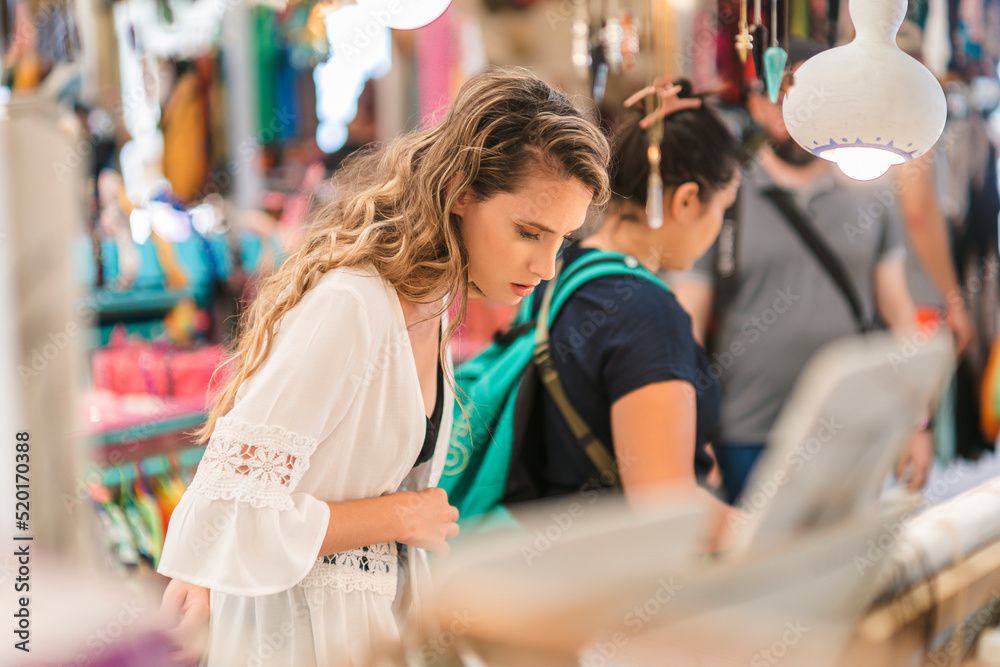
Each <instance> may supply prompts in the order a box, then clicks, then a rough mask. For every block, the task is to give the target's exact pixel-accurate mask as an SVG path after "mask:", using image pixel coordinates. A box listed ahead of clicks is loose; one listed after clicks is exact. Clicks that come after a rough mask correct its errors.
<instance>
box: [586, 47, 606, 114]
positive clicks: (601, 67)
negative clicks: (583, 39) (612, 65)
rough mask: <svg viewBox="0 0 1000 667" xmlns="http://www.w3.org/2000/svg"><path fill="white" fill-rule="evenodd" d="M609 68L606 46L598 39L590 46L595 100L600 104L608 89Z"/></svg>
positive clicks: (591, 80) (591, 78) (591, 76)
mask: <svg viewBox="0 0 1000 667" xmlns="http://www.w3.org/2000/svg"><path fill="white" fill-rule="evenodd" d="M608 69H609V68H608V61H607V59H606V57H605V55H604V47H603V45H602V44H601V42H600V40H597V41H595V42H594V43H593V45H592V46H591V48H590V82H591V85H592V90H593V98H594V101H595V102H597V103H598V104H600V103H601V102H603V101H604V93H605V92H606V91H607V89H608Z"/></svg>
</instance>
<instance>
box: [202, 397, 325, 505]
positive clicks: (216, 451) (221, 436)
mask: <svg viewBox="0 0 1000 667" xmlns="http://www.w3.org/2000/svg"><path fill="white" fill-rule="evenodd" d="M316 445H317V441H316V440H315V439H312V438H304V437H302V436H299V435H296V434H294V433H290V432H289V431H286V430H285V429H283V428H281V427H280V426H263V425H251V424H246V423H244V422H241V421H237V420H235V419H232V418H228V417H220V418H219V420H218V421H217V422H216V426H215V431H213V432H212V437H211V439H210V440H209V443H208V447H206V448H205V455H204V456H203V457H202V459H201V463H200V464H199V465H198V472H197V474H196V475H195V477H194V481H192V482H191V487H190V488H191V490H192V491H196V492H198V493H201V494H202V495H204V496H206V497H208V498H210V499H212V500H238V501H240V502H245V503H249V504H250V505H252V506H254V507H268V508H274V509H279V510H281V509H288V508H290V507H294V505H295V503H294V502H293V501H292V499H291V496H290V489H293V488H295V485H296V484H298V482H299V480H300V479H301V478H302V475H303V474H304V473H305V471H306V470H308V469H309V457H310V456H311V455H312V453H313V452H314V451H315V450H316Z"/></svg>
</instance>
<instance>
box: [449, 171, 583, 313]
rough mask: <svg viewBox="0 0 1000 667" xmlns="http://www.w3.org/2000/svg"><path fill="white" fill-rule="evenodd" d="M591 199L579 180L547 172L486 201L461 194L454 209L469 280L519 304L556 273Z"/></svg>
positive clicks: (481, 289) (488, 292)
mask: <svg viewBox="0 0 1000 667" xmlns="http://www.w3.org/2000/svg"><path fill="white" fill-rule="evenodd" d="M591 199H593V193H592V192H591V191H590V189H589V188H587V187H586V186H585V185H584V184H583V183H582V182H580V181H579V180H577V179H575V178H561V177H553V176H541V175H535V176H531V177H529V178H527V179H526V180H525V184H524V185H523V186H522V187H521V188H520V189H519V190H518V191H517V192H513V193H500V194H496V195H494V196H492V197H490V198H489V199H486V200H485V201H474V200H473V198H472V197H471V196H469V195H468V194H463V195H461V196H460V197H459V199H458V201H457V202H455V205H454V206H452V209H451V211H452V213H454V214H456V215H458V216H461V222H460V226H459V228H460V230H461V234H462V240H463V241H464V242H465V248H466V250H467V251H468V253H469V281H470V282H471V283H473V284H474V285H475V288H476V289H478V291H479V292H481V293H482V294H483V295H485V296H486V297H488V298H490V299H492V300H493V301H496V302H497V303H502V304H505V305H515V304H517V303H519V302H520V301H521V299H523V298H524V297H526V296H528V295H529V294H531V293H532V291H534V288H535V286H536V285H538V283H540V282H541V281H543V280H550V279H551V278H552V276H553V275H554V274H555V262H556V253H557V252H558V251H559V249H560V248H561V247H562V244H563V241H565V240H566V237H567V236H569V235H570V234H572V233H573V232H575V231H576V230H578V229H579V228H580V227H581V226H583V222H584V219H585V218H586V215H587V208H588V207H589V206H590V202H591Z"/></svg>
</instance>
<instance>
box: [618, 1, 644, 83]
mask: <svg viewBox="0 0 1000 667" xmlns="http://www.w3.org/2000/svg"><path fill="white" fill-rule="evenodd" d="M621 23H622V67H623V68H624V69H625V71H626V72H631V71H632V69H633V68H634V67H635V64H636V62H637V61H638V59H639V41H640V40H639V20H638V19H637V18H636V16H635V14H633V13H632V12H624V13H623V14H622V20H621Z"/></svg>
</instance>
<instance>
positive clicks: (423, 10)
mask: <svg viewBox="0 0 1000 667" xmlns="http://www.w3.org/2000/svg"><path fill="white" fill-rule="evenodd" d="M358 4H360V5H362V6H363V7H365V8H366V9H368V10H369V11H370V12H371V13H372V16H373V17H374V18H375V19H376V20H378V21H379V22H380V23H382V26H383V27H387V28H392V29H393V30H416V29H417V28H422V27H424V26H425V25H427V24H428V23H432V22H434V21H435V20H437V19H438V18H439V17H440V16H441V15H442V14H444V11H445V10H446V9H448V5H450V4H451V0H359V2H358Z"/></svg>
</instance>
